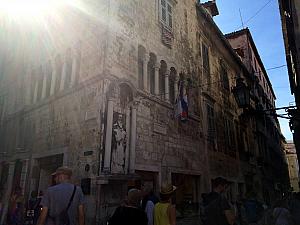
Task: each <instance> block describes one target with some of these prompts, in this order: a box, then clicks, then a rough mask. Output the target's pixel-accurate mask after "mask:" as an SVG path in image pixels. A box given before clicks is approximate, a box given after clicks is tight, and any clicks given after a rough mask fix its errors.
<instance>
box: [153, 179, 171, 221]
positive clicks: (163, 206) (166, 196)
mask: <svg viewBox="0 0 300 225" xmlns="http://www.w3.org/2000/svg"><path fill="white" fill-rule="evenodd" d="M175 190H176V187H175V186H173V185H171V184H165V185H163V186H162V187H161V191H160V201H159V202H158V203H157V204H156V205H155V206H154V225H175V224H176V210H175V206H174V205H172V201H171V198H172V195H173V193H174V192H175Z"/></svg>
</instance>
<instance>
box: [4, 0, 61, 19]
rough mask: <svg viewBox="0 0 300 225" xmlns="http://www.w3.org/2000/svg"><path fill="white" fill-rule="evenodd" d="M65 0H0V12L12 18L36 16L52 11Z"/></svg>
mask: <svg viewBox="0 0 300 225" xmlns="http://www.w3.org/2000/svg"><path fill="white" fill-rule="evenodd" d="M66 1H67V0H0V13H1V14H5V16H7V17H11V18H13V19H16V18H19V19H22V18H24V19H25V18H26V19H28V18H36V17H40V16H44V15H47V14H49V13H52V12H53V11H54V10H56V9H57V8H58V7H60V6H62V5H63V4H65V3H66Z"/></svg>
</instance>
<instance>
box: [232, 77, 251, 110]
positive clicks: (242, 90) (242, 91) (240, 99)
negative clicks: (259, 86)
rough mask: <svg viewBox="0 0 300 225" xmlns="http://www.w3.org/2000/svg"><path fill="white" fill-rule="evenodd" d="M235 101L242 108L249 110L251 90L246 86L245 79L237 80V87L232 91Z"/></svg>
mask: <svg viewBox="0 0 300 225" xmlns="http://www.w3.org/2000/svg"><path fill="white" fill-rule="evenodd" d="M232 92H233V95H234V97H235V100H236V102H237V104H238V106H239V107H240V108H243V109H244V108H248V107H249V106H250V89H249V88H248V87H247V86H246V84H245V83H244V81H243V78H241V77H239V78H237V80H236V86H235V87H234V88H233V89H232Z"/></svg>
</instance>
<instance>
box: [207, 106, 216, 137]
mask: <svg viewBox="0 0 300 225" xmlns="http://www.w3.org/2000/svg"><path fill="white" fill-rule="evenodd" d="M206 117H207V138H208V140H209V141H210V142H212V143H213V142H214V141H215V140H216V118H215V109H214V105H213V104H211V103H210V102H206Z"/></svg>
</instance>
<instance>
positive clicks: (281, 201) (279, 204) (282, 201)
mask: <svg viewBox="0 0 300 225" xmlns="http://www.w3.org/2000/svg"><path fill="white" fill-rule="evenodd" d="M274 208H288V203H287V200H286V199H278V200H276V201H275V203H274Z"/></svg>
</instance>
